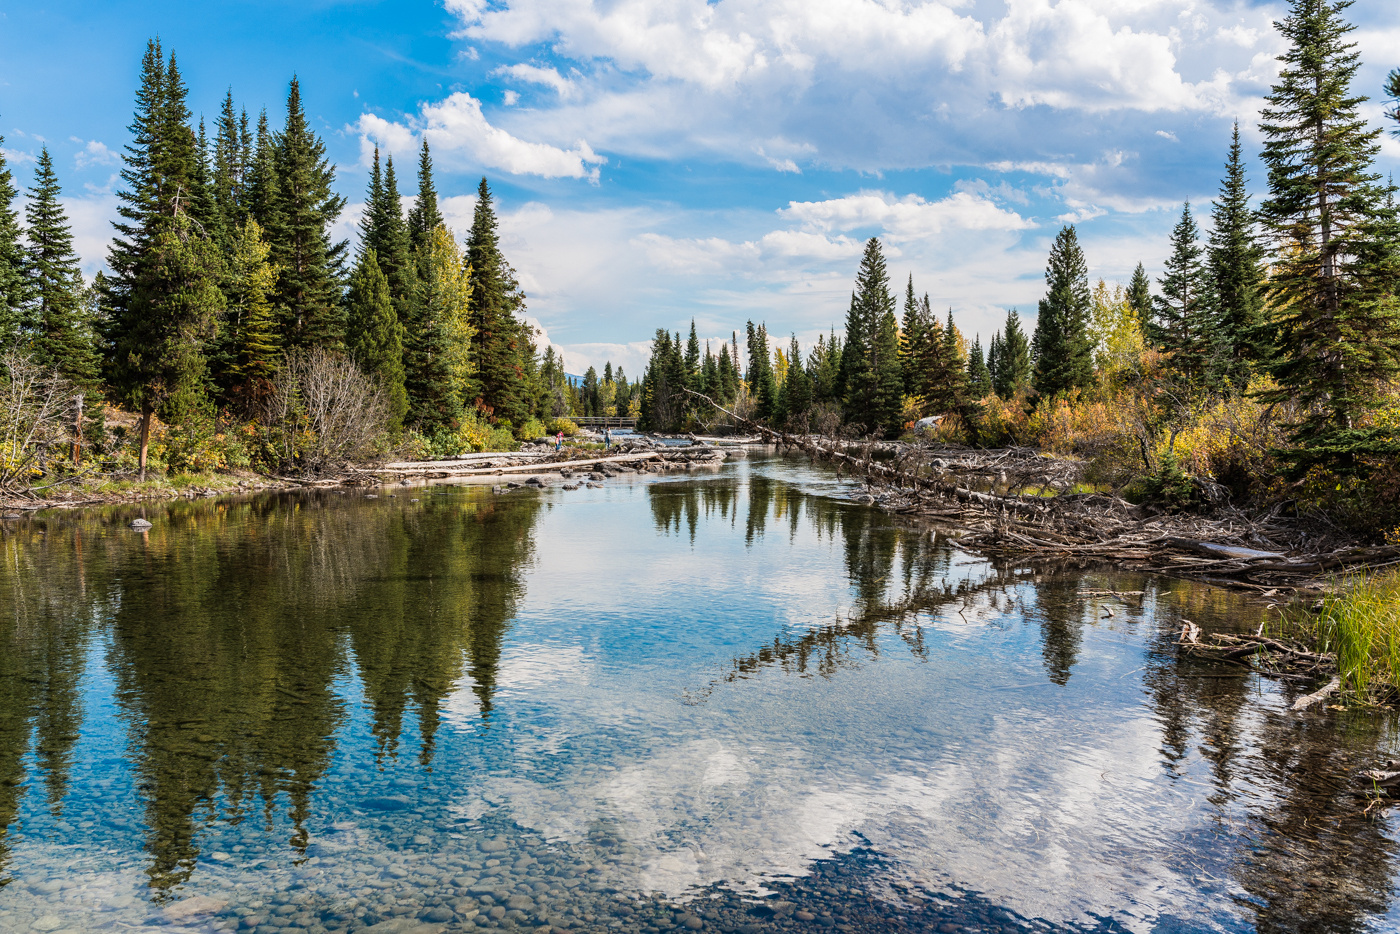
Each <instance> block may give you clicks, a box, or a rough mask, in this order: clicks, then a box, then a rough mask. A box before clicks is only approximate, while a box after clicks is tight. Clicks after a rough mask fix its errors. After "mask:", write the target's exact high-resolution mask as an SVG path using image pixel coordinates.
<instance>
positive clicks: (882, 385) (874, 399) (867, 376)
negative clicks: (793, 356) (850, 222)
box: [841, 237, 904, 431]
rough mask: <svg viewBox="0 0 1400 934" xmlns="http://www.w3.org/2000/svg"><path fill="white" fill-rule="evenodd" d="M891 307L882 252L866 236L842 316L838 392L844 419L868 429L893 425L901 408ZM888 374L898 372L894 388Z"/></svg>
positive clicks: (901, 386) (900, 375) (901, 381)
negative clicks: (843, 329) (847, 307)
mask: <svg viewBox="0 0 1400 934" xmlns="http://www.w3.org/2000/svg"><path fill="white" fill-rule="evenodd" d="M894 308H895V300H894V296H893V295H891V294H890V281H889V275H888V273H887V272H886V269H885V256H884V251H883V250H882V248H881V246H880V241H879V240H878V239H877V238H875V237H871V238H870V239H869V240H868V241H866V244H865V252H864V254H863V255H862V256H861V261H860V269H859V271H858V272H857V273H856V289H855V292H854V293H852V295H851V305H850V310H849V311H848V312H847V315H846V342H845V346H844V349H843V353H842V362H841V392H842V393H843V401H844V403H845V417H846V421H847V422H849V423H852V424H859V425H864V426H865V427H866V428H867V429H868V430H872V431H888V430H890V429H891V426H893V427H896V428H897V427H898V422H899V414H900V410H901V408H902V401H903V400H902V394H903V390H904V375H903V372H902V371H901V370H900V367H899V327H898V325H897V324H896V323H895V317H894ZM886 319H888V321H887V320H886ZM887 323H888V325H889V327H888V328H886V324H887ZM891 374H896V375H897V376H898V380H899V382H898V387H897V388H898V391H897V392H896V391H895V388H894V387H893V386H892V384H891V383H890V376H891Z"/></svg>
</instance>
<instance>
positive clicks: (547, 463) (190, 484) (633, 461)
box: [0, 439, 743, 516]
mask: <svg viewBox="0 0 1400 934" xmlns="http://www.w3.org/2000/svg"><path fill="white" fill-rule="evenodd" d="M679 440H687V439H679ZM736 451H737V452H740V453H742V451H743V448H742V447H736V446H728V445H726V447H724V448H719V447H714V446H711V445H709V444H706V443H704V442H692V443H690V444H688V445H679V444H672V445H665V444H657V443H648V442H645V440H644V439H640V440H638V441H637V442H633V443H628V444H620V445H618V446H616V447H614V448H612V449H610V450H608V449H595V448H581V447H565V448H564V449H563V450H560V451H555V450H553V449H552V448H551V449H547V450H527V451H498V452H485V453H479V454H463V455H458V456H455V457H449V458H441V459H436V460H424V461H391V462H389V463H385V464H379V465H369V466H365V467H360V468H355V469H353V470H347V471H343V472H340V473H336V474H332V475H328V476H323V477H277V476H271V475H268V474H260V473H256V472H254V471H248V470H240V471H229V472H222V473H177V474H172V475H160V476H151V477H149V478H148V479H147V480H145V481H138V480H135V479H132V478H129V477H112V476H109V475H101V474H93V475H90V476H88V477H85V478H84V477H79V478H76V479H74V480H72V481H69V482H67V483H62V484H56V485H54V486H51V487H47V488H36V489H34V490H31V491H28V492H27V493H26V494H25V495H9V496H0V514H3V515H11V516H14V515H23V514H26V513H32V512H36V511H38V510H41V509H54V508H58V509H66V508H78V507H82V506H110V505H117V504H121V503H144V502H162V501H169V500H179V499H202V498H206V497H211V496H225V495H234V494H241V493H261V492H270V491H277V490H295V489H303V488H306V487H320V488H330V487H366V486H384V485H389V484H400V485H415V484H430V483H434V482H441V481H445V480H450V481H454V482H459V483H495V482H497V479H496V478H501V477H510V478H512V479H515V480H521V481H523V480H527V479H529V478H530V477H533V476H542V477H544V476H550V475H554V476H559V477H562V478H564V479H568V478H569V477H571V476H573V475H574V474H576V473H580V472H582V473H584V474H587V473H595V472H596V473H600V474H605V473H617V472H622V473H640V474H646V473H657V474H660V473H666V472H670V471H677V470H689V469H693V468H699V467H703V466H717V465H719V464H721V463H723V462H724V460H725V459H726V458H727V457H728V456H730V454H731V453H734V452H736Z"/></svg>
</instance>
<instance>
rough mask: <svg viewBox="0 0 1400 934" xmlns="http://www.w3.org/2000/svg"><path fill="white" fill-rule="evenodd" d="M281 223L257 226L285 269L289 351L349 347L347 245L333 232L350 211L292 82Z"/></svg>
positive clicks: (280, 162)
mask: <svg viewBox="0 0 1400 934" xmlns="http://www.w3.org/2000/svg"><path fill="white" fill-rule="evenodd" d="M274 164H275V167H276V177H277V192H276V201H275V205H276V215H277V216H276V218H275V219H271V218H269V219H268V220H263V219H262V218H259V221H260V222H261V223H263V225H264V227H265V229H266V230H267V237H268V240H269V242H270V243H271V244H272V259H273V261H274V262H275V263H276V264H277V265H278V266H280V267H282V274H281V276H280V278H279V279H278V288H277V304H278V311H279V313H280V314H281V317H282V326H283V340H284V342H285V343H286V345H287V346H288V347H324V348H327V349H332V350H334V349H339V348H343V347H344V342H345V322H344V318H343V310H342V307H341V303H340V284H339V280H340V275H341V269H340V267H341V263H342V262H343V258H344V253H345V248H346V244H345V243H344V242H343V241H342V242H340V243H332V242H331V239H330V229H331V225H332V224H334V223H335V221H336V218H338V217H339V216H340V212H341V210H342V209H343V208H344V207H345V199H344V198H343V197H341V196H340V195H337V194H336V193H335V191H334V190H333V188H332V186H333V185H334V184H335V167H334V166H332V165H331V163H330V160H329V159H327V157H326V146H325V143H323V142H322V141H321V140H320V138H318V137H317V136H316V134H315V133H314V132H312V130H311V127H310V125H309V124H308V123H307V121H306V112H305V111H304V110H303V109H302V105H301V84H300V82H299V81H298V80H297V79H296V78H293V79H292V83H291V88H290V90H289V91H288V94H287V122H286V124H285V126H284V127H283V129H282V132H281V133H280V134H278V136H277V141H276V152H275V162H274Z"/></svg>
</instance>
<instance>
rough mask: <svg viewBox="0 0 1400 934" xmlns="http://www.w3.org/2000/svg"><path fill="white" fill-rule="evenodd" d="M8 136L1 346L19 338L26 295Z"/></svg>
mask: <svg viewBox="0 0 1400 934" xmlns="http://www.w3.org/2000/svg"><path fill="white" fill-rule="evenodd" d="M4 145H5V137H3V136H0V347H8V346H10V345H11V344H13V343H14V342H15V341H17V340H19V335H20V324H21V321H22V308H23V306H24V303H25V297H24V244H23V239H22V238H23V231H21V229H20V224H19V215H18V213H16V211H15V207H14V204H15V197H16V196H17V195H18V194H19V192H18V191H17V190H16V189H15V180H14V176H13V175H11V174H10V167H9V166H8V165H7V164H6V162H5V150H4Z"/></svg>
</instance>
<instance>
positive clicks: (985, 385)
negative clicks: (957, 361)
mask: <svg viewBox="0 0 1400 934" xmlns="http://www.w3.org/2000/svg"><path fill="white" fill-rule="evenodd" d="M967 391H968V395H969V396H970V397H971V398H972V399H973V400H977V399H984V398H986V396H987V394H988V393H990V392H991V391H992V373H991V370H989V369H988V368H987V363H986V361H985V360H983V358H982V339H981V338H980V337H976V338H973V340H972V350H971V351H969V353H968V355H967Z"/></svg>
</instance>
